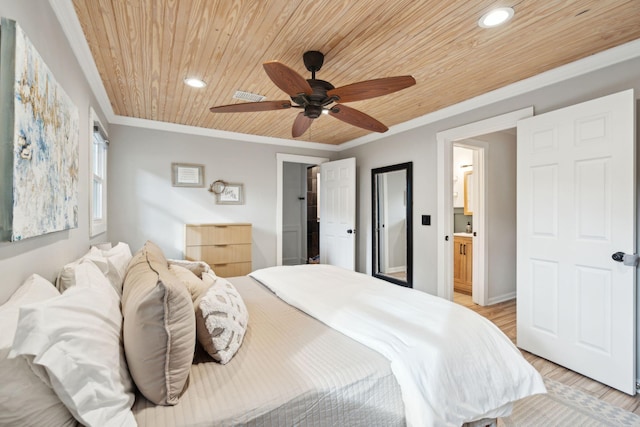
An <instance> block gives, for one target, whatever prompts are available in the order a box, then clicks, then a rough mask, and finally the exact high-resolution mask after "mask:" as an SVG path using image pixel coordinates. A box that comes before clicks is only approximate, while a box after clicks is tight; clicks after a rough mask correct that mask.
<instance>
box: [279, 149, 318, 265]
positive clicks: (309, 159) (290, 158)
mask: <svg viewBox="0 0 640 427" xmlns="http://www.w3.org/2000/svg"><path fill="white" fill-rule="evenodd" d="M328 161H329V159H328V158H326V157H313V156H299V155H296V154H286V153H276V265H282V200H283V188H282V187H283V185H284V179H283V175H284V163H285V162H290V163H302V164H312V165H319V164H321V163H325V162H328Z"/></svg>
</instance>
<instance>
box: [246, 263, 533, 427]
mask: <svg viewBox="0 0 640 427" xmlns="http://www.w3.org/2000/svg"><path fill="white" fill-rule="evenodd" d="M250 276H252V277H253V278H255V279H256V280H258V281H260V282H261V283H263V284H264V285H265V286H267V287H268V288H269V289H271V290H272V291H273V292H274V293H275V294H276V295H278V296H279V297H280V298H281V299H282V300H284V301H285V302H287V303H288V304H290V305H293V306H295V307H297V308H299V309H300V310H302V311H304V312H306V313H307V314H309V315H311V316H313V317H315V318H316V319H318V320H320V321H322V322H323V323H325V324H327V325H329V326H330V327H332V328H334V329H336V330H338V331H340V332H342V333H343V334H345V335H347V336H349V337H350V338H352V339H354V340H356V341H359V342H360V343H362V344H364V345H366V346H368V347H370V348H372V349H373V350H376V351H378V352H379V353H381V354H382V355H384V356H385V357H386V358H388V359H389V360H390V361H391V368H392V370H393V373H394V374H395V376H396V379H397V381H398V384H399V385H400V388H401V389H402V398H403V401H404V405H405V412H406V418H407V424H408V425H409V426H444V425H447V426H448V425H451V426H460V425H461V424H462V423H464V422H467V421H472V420H476V419H480V418H483V417H496V416H501V415H505V411H506V412H507V413H508V412H510V408H511V406H510V403H511V402H513V401H515V400H518V399H520V398H523V397H525V396H529V395H531V394H536V393H545V392H546V389H545V387H544V384H543V381H542V378H541V376H540V374H539V373H538V372H537V371H536V370H535V369H534V368H533V367H532V366H531V365H530V364H529V363H528V362H527V361H526V360H525V359H524V358H523V357H522V355H521V354H520V351H519V350H518V349H517V348H516V347H515V346H514V345H513V344H512V343H511V341H510V340H509V338H507V337H506V336H505V335H504V334H503V333H502V332H501V331H500V330H499V329H498V328H497V327H496V326H495V325H494V324H493V323H491V322H490V321H488V320H487V319H485V318H484V317H482V316H480V315H478V314H476V313H474V312H473V311H471V310H469V309H467V308H465V307H462V306H459V305H457V304H454V303H452V302H449V301H446V300H444V299H442V298H438V297H434V296H432V295H429V294H426V293H424V292H420V291H416V290H414V289H409V288H403V287H400V286H397V285H393V284H390V283H387V282H385V281H382V280H379V279H376V278H373V277H371V276H368V275H365V274H362V273H356V272H353V271H349V270H345V269H342V268H338V267H334V266H330V265H300V266H283V267H270V268H265V269H262V270H257V271H255V272H253V273H251V274H250Z"/></svg>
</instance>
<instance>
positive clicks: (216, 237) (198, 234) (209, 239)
mask: <svg viewBox="0 0 640 427" xmlns="http://www.w3.org/2000/svg"><path fill="white" fill-rule="evenodd" d="M185 237H186V242H187V245H188V246H192V245H212V244H220V245H229V244H235V243H251V224H242V225H237V224H209V225H189V226H187V228H186V236H185Z"/></svg>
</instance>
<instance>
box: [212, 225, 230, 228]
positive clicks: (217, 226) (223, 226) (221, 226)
mask: <svg viewBox="0 0 640 427" xmlns="http://www.w3.org/2000/svg"><path fill="white" fill-rule="evenodd" d="M214 227H215V228H227V226H226V225H214Z"/></svg>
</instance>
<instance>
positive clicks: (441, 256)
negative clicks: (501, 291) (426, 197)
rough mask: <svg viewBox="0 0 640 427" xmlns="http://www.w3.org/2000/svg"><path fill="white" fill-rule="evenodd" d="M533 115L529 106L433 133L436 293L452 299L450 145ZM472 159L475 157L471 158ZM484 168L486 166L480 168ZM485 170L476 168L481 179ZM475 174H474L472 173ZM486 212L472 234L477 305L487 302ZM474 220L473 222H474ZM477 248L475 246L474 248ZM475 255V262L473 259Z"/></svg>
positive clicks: (481, 200) (480, 198)
mask: <svg viewBox="0 0 640 427" xmlns="http://www.w3.org/2000/svg"><path fill="white" fill-rule="evenodd" d="M531 116H533V106H531V107H526V108H523V109H520V110H516V111H512V112H510V113H506V114H502V115H500V116H495V117H491V118H488V119H485V120H480V121H477V122H474V123H469V124H466V125H463V126H459V127H456V128H452V129H448V130H445V131H442V132H438V133H436V152H437V154H436V157H437V177H438V181H437V182H438V192H437V193H438V199H437V200H438V211H437V215H438V216H437V218H438V221H437V235H438V263H437V265H438V274H437V280H438V282H437V290H438V294H437V295H438V296H439V297H442V298H445V299H448V300H450V301H452V300H453V180H452V176H453V144H454V142H456V141H461V140H464V139H471V138H474V137H477V136H480V135H484V134H487V133H493V132H498V131H503V130H507V129H512V128H514V127H516V126H517V123H518V120H522V119H525V118H527V117H531ZM474 160H475V159H474ZM483 169H486V168H483ZM485 174H486V170H483V171H479V173H478V178H479V179H483V176H484V175H485ZM474 175H475V173H474ZM483 184H484V183H481V185H482V187H483V190H484V191H482V192H481V193H480V194H478V195H477V198H476V201H477V203H478V204H479V205H480V206H482V209H484V206H485V199H486V194H485V193H486V185H483ZM486 220H487V219H486V215H484V219H483V220H482V222H483V223H482V224H479V227H478V228H477V230H478V231H479V233H478V236H477V237H474V239H475V240H474V243H473V247H474V249H473V252H474V273H473V293H474V294H477V298H476V296H475V295H474V302H476V303H478V304H480V305H486V304H487V303H488V299H489V298H488V287H487V283H486V280H487V273H488V268H487V266H488V260H489V256H490V254H488V253H487V247H486V245H487V239H486V238H485V236H484V234H485V232H484V231H486ZM474 223H475V222H474ZM476 248H477V249H476ZM476 254H477V259H478V261H477V264H476V261H475V258H476ZM476 266H477V268H475V267H476Z"/></svg>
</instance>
